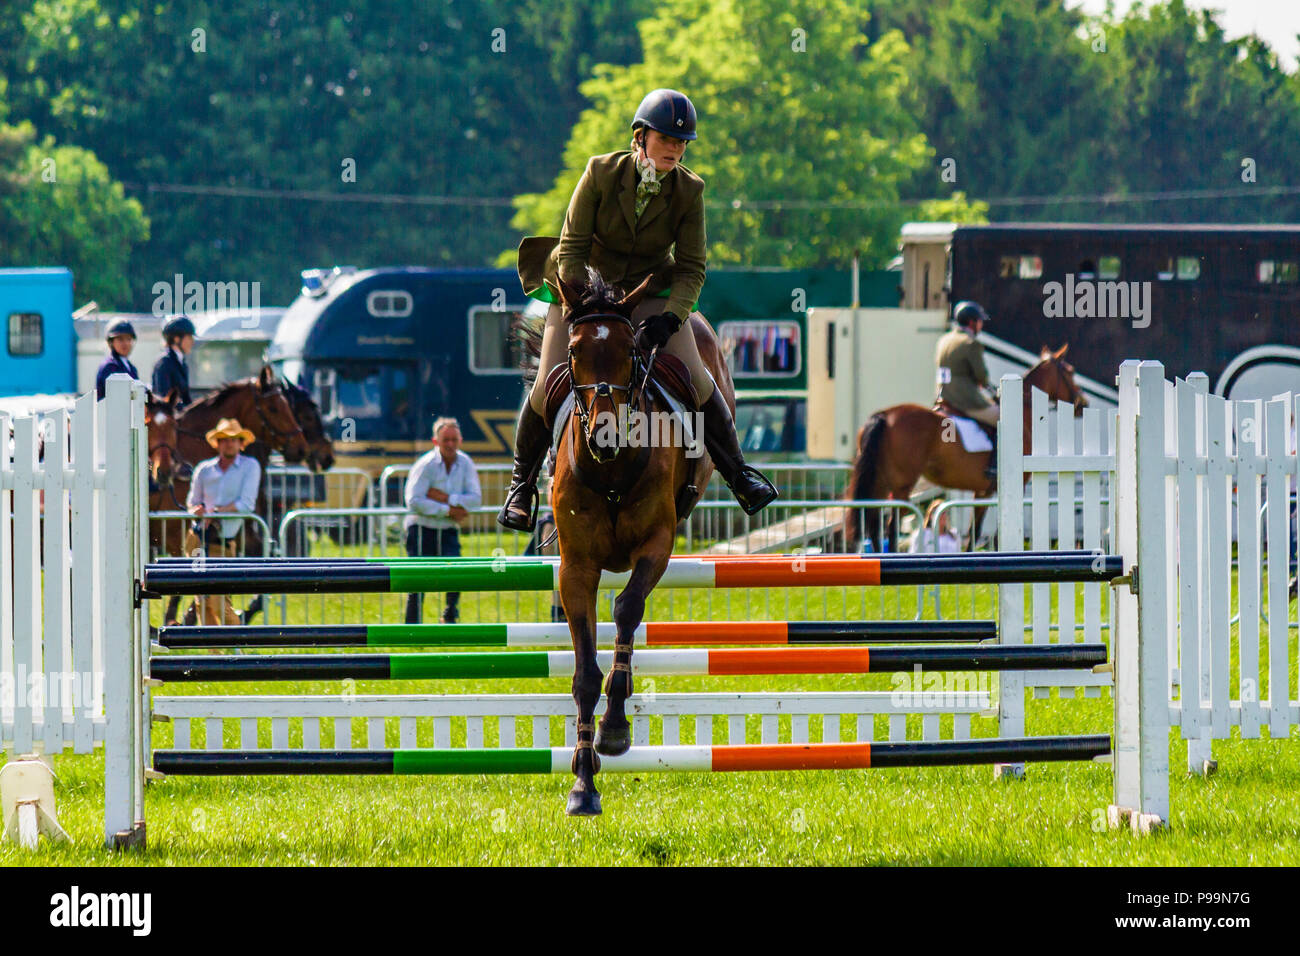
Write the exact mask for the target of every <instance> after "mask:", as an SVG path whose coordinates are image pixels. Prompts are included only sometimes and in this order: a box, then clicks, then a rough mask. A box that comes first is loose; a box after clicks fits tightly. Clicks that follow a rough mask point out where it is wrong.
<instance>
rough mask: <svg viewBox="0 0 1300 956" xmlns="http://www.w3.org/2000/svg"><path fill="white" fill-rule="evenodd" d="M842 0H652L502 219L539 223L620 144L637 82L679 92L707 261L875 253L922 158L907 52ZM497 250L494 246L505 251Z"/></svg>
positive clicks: (888, 245) (505, 258)
mask: <svg viewBox="0 0 1300 956" xmlns="http://www.w3.org/2000/svg"><path fill="white" fill-rule="evenodd" d="M864 25H865V17H864V15H863V14H862V13H861V11H860V9H859V8H858V7H857V6H855V5H854V4H853V3H851V2H847V0H833V2H829V3H825V2H823V3H816V2H808V0H795V2H790V0H719V2H717V3H713V4H710V5H708V6H707V7H704V8H701V7H700V5H699V4H697V3H693V2H688V0H666V2H663V3H660V4H659V5H658V6H657V8H656V10H655V13H654V15H653V16H651V17H649V18H648V19H646V20H643V21H642V22H641V24H640V33H641V46H642V49H643V51H644V57H643V60H642V62H640V63H636V64H632V65H629V66H622V67H619V66H612V65H601V66H598V67H597V68H596V71H595V76H594V77H593V78H592V79H591V80H589V81H587V82H586V83H584V84H583V85H582V87H581V90H582V93H583V95H584V96H586V97H587V99H588V100H589V101H590V103H591V106H590V107H589V108H588V109H586V110H585V111H584V112H583V113H582V115H581V117H580V118H579V120H578V123H577V125H576V126H575V127H574V129H573V131H572V134H571V135H570V137H569V141H568V145H567V146H566V147H565V151H564V169H563V171H562V172H561V173H560V175H559V176H558V177H557V178H556V180H555V182H554V184H553V185H552V186H551V188H550V189H549V190H547V191H545V192H541V193H527V194H524V195H521V196H519V197H518V198H517V199H516V203H515V205H516V208H517V210H518V212H517V214H516V216H515V218H514V220H513V225H514V226H515V227H516V228H517V229H518V230H520V231H521V232H525V233H538V234H551V235H555V234H557V233H558V230H559V228H560V226H561V224H562V222H563V217H564V211H565V209H566V208H567V206H568V202H569V198H570V196H571V194H572V192H573V188H574V186H575V185H576V183H577V181H578V178H579V177H580V176H581V174H582V170H583V169H584V167H585V166H586V163H587V159H588V157H590V156H592V155H594V154H599V153H605V152H609V151H610V150H615V149H623V148H626V146H627V143H628V141H629V139H630V132H629V128H628V125H629V122H630V120H631V116H632V112H633V111H634V109H635V107H636V104H637V103H638V102H639V101H640V99H641V97H642V96H643V95H644V94H645V93H646V92H647V91H649V90H652V89H655V88H656V87H662V86H668V87H675V88H678V89H681V90H683V91H684V92H686V93H687V94H688V95H689V96H690V97H691V99H692V101H693V102H694V103H695V106H696V109H697V112H698V114H699V131H700V139H699V140H697V141H696V142H694V143H692V144H691V146H690V147H689V149H688V150H687V156H686V164H687V165H688V166H689V167H690V168H691V169H693V170H694V171H695V172H697V173H699V174H700V175H701V176H703V177H704V179H705V180H706V182H707V183H708V191H707V192H706V194H705V199H706V203H708V236H709V255H710V261H711V262H712V263H714V264H724V263H745V264H751V265H777V266H788V267H804V266H816V265H828V264H835V263H843V262H844V261H846V260H847V259H848V258H849V256H851V254H852V252H853V250H854V249H860V250H861V251H862V253H863V256H864V258H865V261H867V262H868V263H871V264H877V265H878V264H883V263H884V262H885V261H886V260H888V258H890V256H892V255H893V252H894V248H895V245H896V241H897V235H898V227H899V225H900V224H901V222H902V219H903V211H902V208H901V207H900V205H899V202H898V199H899V186H900V183H902V182H903V181H904V180H906V179H908V178H909V177H910V176H912V175H913V173H914V172H915V171H916V170H917V169H918V168H919V167H920V166H922V165H923V164H925V163H926V162H927V161H928V159H929V157H930V152H931V151H930V149H929V147H928V146H927V144H926V141H925V137H924V136H923V135H922V134H921V133H920V132H919V130H918V128H917V126H916V123H915V122H914V121H913V120H912V118H911V116H910V115H909V114H908V113H907V112H906V110H905V109H903V108H902V106H901V105H900V100H901V99H902V98H903V96H904V94H905V91H906V89H907V86H908V77H907V72H906V70H905V69H904V62H905V57H906V53H907V47H906V44H905V43H904V42H903V39H902V36H901V35H900V34H898V33H896V32H894V33H888V34H885V35H883V36H882V37H880V39H879V40H877V41H876V42H875V43H872V44H870V45H868V43H867V42H866V39H865V37H864V34H863V27H864ZM512 256H513V250H511V251H509V252H506V253H504V254H503V255H502V257H501V259H500V261H502V262H509V261H512Z"/></svg>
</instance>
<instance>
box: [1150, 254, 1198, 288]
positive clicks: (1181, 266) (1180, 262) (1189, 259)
mask: <svg viewBox="0 0 1300 956" xmlns="http://www.w3.org/2000/svg"><path fill="white" fill-rule="evenodd" d="M1175 276H1176V277H1177V278H1178V279H1179V280H1182V281H1187V280H1190V279H1199V278H1200V277H1201V257H1200V256H1178V257H1177V258H1175V257H1173V256H1170V257H1169V258H1167V259H1165V267H1164V268H1163V269H1161V270H1160V271H1159V272H1157V273H1156V278H1157V279H1159V280H1160V281H1161V282H1168V281H1169V280H1170V279H1173V278H1174V277H1175Z"/></svg>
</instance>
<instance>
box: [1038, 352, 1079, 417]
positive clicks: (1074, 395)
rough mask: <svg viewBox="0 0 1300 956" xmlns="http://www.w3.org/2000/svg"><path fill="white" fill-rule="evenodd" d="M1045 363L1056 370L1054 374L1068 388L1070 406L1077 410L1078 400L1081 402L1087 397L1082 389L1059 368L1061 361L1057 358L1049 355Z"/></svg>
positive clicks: (1071, 377)
mask: <svg viewBox="0 0 1300 956" xmlns="http://www.w3.org/2000/svg"><path fill="white" fill-rule="evenodd" d="M1047 361H1049V362H1050V363H1051V364H1052V366H1053V367H1054V368H1055V369H1056V374H1057V375H1059V376H1061V381H1063V382H1065V384H1066V385H1067V386H1068V387H1069V389H1070V393H1071V394H1070V404H1071V405H1073V406H1074V407H1075V408H1078V407H1079V402H1080V400H1083V401H1086V400H1087V396H1085V395H1084V394H1083V389H1082V388H1080V387H1079V384H1078V383H1077V382H1076V381H1075V380H1074V377H1073V376H1071V375H1069V374H1067V373H1066V371H1065V369H1063V368H1061V362H1062V359H1060V358H1058V357H1057V356H1055V355H1049V356H1048V358H1047Z"/></svg>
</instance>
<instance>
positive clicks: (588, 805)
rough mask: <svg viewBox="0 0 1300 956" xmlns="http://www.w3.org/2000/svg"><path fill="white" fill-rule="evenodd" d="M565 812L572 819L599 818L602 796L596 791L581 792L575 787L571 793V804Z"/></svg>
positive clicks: (569, 803) (566, 807)
mask: <svg viewBox="0 0 1300 956" xmlns="http://www.w3.org/2000/svg"><path fill="white" fill-rule="evenodd" d="M564 812H565V813H566V814H567V815H569V816H571V817H598V816H600V794H599V793H598V792H597V791H595V790H579V789H578V788H577V787H574V788H573V789H572V790H570V791H569V802H568V805H567V806H565V808H564Z"/></svg>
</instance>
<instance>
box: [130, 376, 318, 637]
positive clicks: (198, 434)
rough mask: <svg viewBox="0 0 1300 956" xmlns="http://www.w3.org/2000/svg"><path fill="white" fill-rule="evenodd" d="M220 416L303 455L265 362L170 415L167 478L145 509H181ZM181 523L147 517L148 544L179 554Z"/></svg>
mask: <svg viewBox="0 0 1300 956" xmlns="http://www.w3.org/2000/svg"><path fill="white" fill-rule="evenodd" d="M223 418H235V419H238V420H239V423H240V424H241V425H243V426H244V427H245V428H247V429H248V430H249V431H250V432H252V433H253V435H254V436H256V438H257V440H259V441H262V442H265V443H266V444H267V445H269V446H270V447H271V448H273V449H275V450H277V451H280V452H282V453H283V454H284V457H285V460H286V461H302V460H303V459H304V458H305V457H306V456H307V440H306V437H305V436H304V435H303V431H302V428H301V427H300V426H299V425H298V421H297V419H296V418H294V415H293V410H292V408H291V407H290V405H289V398H288V396H287V394H286V392H285V389H284V386H283V385H282V384H281V382H280V381H279V380H278V379H277V378H276V376H275V374H274V373H273V372H272V371H271V368H270V366H263V368H262V371H261V373H260V374H259V375H257V376H256V377H254V378H247V379H240V380H238V381H235V382H227V383H226V384H224V385H222V386H221V387H220V388H218V389H216V390H215V391H214V392H212V394H210V395H207V396H205V397H204V398H202V399H200V400H199V401H197V402H194V403H193V404H191V405H188V406H186V407H185V408H184V409H182V410H181V412H180V413H179V414H178V415H177V416H176V418H175V423H176V450H175V451H174V452H173V459H174V460H175V461H174V464H175V467H174V470H173V472H172V475H171V480H170V481H166V482H159V485H160V486H161V487H160V489H159V490H158V491H157V492H155V493H153V494H151V495H150V496H149V510H150V511H184V510H186V508H185V501H186V499H187V498H188V497H189V491H190V474H191V473H192V471H193V469H194V466H195V465H197V464H198V463H199V462H201V461H204V460H205V459H208V458H212V457H213V456H214V455H216V452H215V451H214V450H213V449H212V446H211V445H209V444H208V439H207V433H208V431H210V430H211V429H212V428H214V427H216V424H217V422H219V421H220V420H221V419H223ZM185 524H186V522H184V521H180V520H167V521H150V522H149V543H150V545H151V546H152V547H154V548H155V549H156V550H157V553H159V554H169V555H175V556H179V555H181V554H183V553H184V549H185ZM179 605H180V598H179V596H173V597H172V599H171V600H170V601H169V602H168V604H167V609H166V611H165V612H164V615H163V618H164V621H165V622H166V623H167V624H174V623H175V619H176V610H177V608H178V606H179Z"/></svg>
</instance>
